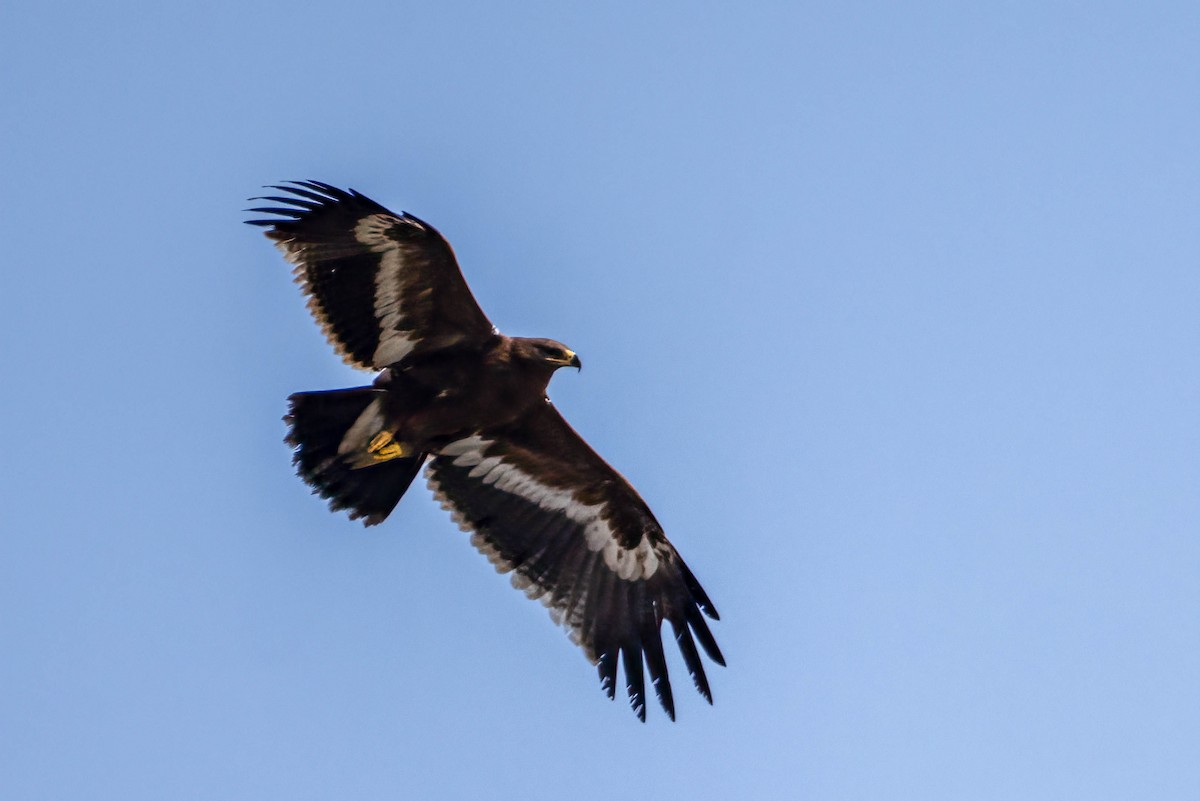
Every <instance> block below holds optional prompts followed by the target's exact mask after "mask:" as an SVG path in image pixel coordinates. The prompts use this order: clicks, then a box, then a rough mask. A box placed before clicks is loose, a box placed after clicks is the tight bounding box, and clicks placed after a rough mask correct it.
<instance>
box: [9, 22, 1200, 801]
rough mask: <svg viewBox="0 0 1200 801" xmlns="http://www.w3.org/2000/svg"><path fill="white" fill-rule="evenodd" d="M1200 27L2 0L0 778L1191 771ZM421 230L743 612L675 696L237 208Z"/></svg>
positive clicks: (749, 785)
mask: <svg viewBox="0 0 1200 801" xmlns="http://www.w3.org/2000/svg"><path fill="white" fill-rule="evenodd" d="M1198 35H1200V7H1198V6H1196V5H1195V4H1186V3H1179V4H1165V3H1164V4H1156V3H1149V4H1140V5H1137V6H1136V7H1135V6H1134V5H1132V4H1116V3H1111V4H1110V3H1060V2H1048V3H1047V2H1037V3H1021V2H1013V3H993V4H986V6H984V4H957V3H904V4H878V3H841V2H839V3H805V4H797V3H780V4H770V3H745V4H718V3H704V4H691V3H688V4H685V3H661V4H655V5H653V7H647V6H646V5H645V4H634V3H624V4H623V3H611V4H589V5H587V6H585V5H584V4H564V3H549V2H547V3H522V4H510V5H504V4H484V3H461V2H443V3H436V4H429V3H422V4H405V3H396V2H390V3H370V2H362V3H353V2H351V3H341V4H336V5H335V4H327V5H325V6H321V7H317V8H306V7H304V6H302V5H298V4H294V3H288V4H284V3H250V4H243V3H220V2H218V3H209V4H193V5H188V6H183V5H175V4H161V5H152V4H130V3H121V2H114V3H108V4H103V5H95V4H80V3H72V2H68V3H54V2H38V3H33V2H24V1H23V0H17V2H10V3H7V4H6V5H5V7H4V9H3V10H0V75H3V80H2V81H0V93H2V95H0V99H2V103H0V123H2V126H0V127H2V130H3V132H4V133H3V140H4V147H3V148H0V176H3V186H4V192H3V193H2V199H0V203H2V205H0V237H2V242H3V245H2V247H3V268H2V269H0V297H3V298H4V313H3V315H0V342H2V343H3V345H2V346H0V347H2V352H3V356H4V364H5V366H6V373H7V378H6V380H5V381H4V382H2V385H0V412H3V416H2V418H0V419H3V420H4V421H5V423H4V427H3V430H4V439H5V442H6V449H5V453H6V454H7V458H6V459H5V461H4V464H5V465H6V466H5V468H4V470H3V475H4V481H3V482H2V483H0V501H2V508H3V511H2V512H0V530H2V535H0V643H3V644H4V647H3V655H0V686H3V688H4V691H3V692H2V693H0V796H3V797H4V798H6V799H8V798H11V799H63V798H89V799H122V800H123V801H128V800H129V799H143V798H144V799H161V798H185V799H190V798H196V799H206V798H213V799H218V798H219V799H223V800H229V799H243V798H244V799H263V798H289V799H327V798H363V799H374V798H396V797H418V798H420V797H424V798H437V797H448V798H449V797H462V798H468V797H473V798H478V797H497V798H517V797H520V798H526V799H541V798H561V797H572V798H578V799H593V798H604V799H609V798H613V797H643V796H653V795H655V794H659V795H661V796H663V797H690V798H714V799H716V798H731V797H743V798H760V799H776V798H778V799H797V798H813V799H860V798H862V799H867V798H888V799H907V798H911V799H922V801H929V800H930V799H961V798H979V799H991V798H995V799H1013V798H1020V799H1041V798H1045V799H1061V798H1089V799H1107V798H1194V797H1196V794H1197V793H1198V792H1200V761H1197V760H1196V758H1195V757H1196V753H1197V749H1198V747H1200V681H1197V678H1198V676H1200V581H1198V577H1200V536H1198V535H1200V492H1198V489H1200V415H1198V414H1197V408H1198V407H1200V372H1198V367H1197V366H1198V365H1200V327H1198V320H1200V272H1198V270H1197V267H1198V265H1200V227H1198V226H1197V213H1198V211H1200V188H1198V187H1200V155H1198V151H1197V147H1196V143H1197V142H1200V61H1198V60H1197V58H1196V52H1197V50H1196V45H1197V36H1198ZM293 178H316V179H319V180H323V181H327V182H330V183H334V184H337V185H342V186H345V185H349V186H353V187H354V188H356V189H359V190H360V191H363V192H365V193H367V194H369V195H371V196H372V197H374V198H375V199H377V200H379V201H380V202H382V203H384V204H385V205H388V206H391V207H392V208H395V209H397V210H399V209H404V210H408V211H411V212H412V213H414V214H416V215H418V216H420V217H422V218H423V219H426V220H428V221H429V222H431V223H433V224H434V225H436V226H437V227H438V228H439V229H440V230H441V231H442V232H443V233H444V234H446V236H447V237H448V238H449V239H450V240H451V241H452V242H453V244H454V246H455V248H456V250H457V252H458V256H459V259H460V261H461V263H462V265H463V269H464V272H465V273H466V276H467V279H468V281H469V282H470V284H471V286H472V288H473V289H474V291H475V293H476V295H477V297H478V298H479V300H480V302H481V304H482V305H483V307H484V309H485V310H486V311H487V312H488V314H489V316H490V317H491V318H492V319H493V321H495V322H496V323H497V324H498V325H499V326H500V327H501V329H502V330H504V331H505V332H507V333H509V334H515V335H535V336H549V337H554V338H556V339H560V340H562V341H564V342H566V343H567V344H569V345H570V346H571V347H572V348H574V349H575V350H577V351H578V352H579V353H580V354H581V356H582V358H583V360H584V361H585V362H586V364H587V369H586V370H584V371H583V372H582V373H581V374H579V375H575V374H573V373H572V374H563V375H560V376H558V377H557V378H556V379H555V381H554V382H553V384H552V386H551V395H552V397H553V398H554V400H555V402H556V403H557V404H558V406H559V407H560V409H561V410H562V411H563V412H564V414H565V415H566V416H567V417H568V419H570V420H571V421H572V423H573V424H574V425H575V426H576V427H577V428H578V429H579V430H580V431H581V432H582V433H583V434H584V435H585V436H586V437H587V438H588V439H589V441H590V442H591V443H592V444H593V445H594V446H595V447H596V448H597V450H599V451H600V452H601V453H602V454H603V455H604V456H605V457H607V458H608V459H609V460H610V461H611V462H612V463H613V464H614V465H615V466H617V467H618V469H620V470H621V471H622V472H624V473H625V474H626V475H627V476H628V477H629V478H630V479H631V480H632V481H633V483H634V484H635V485H636V486H637V487H638V489H639V490H640V491H641V492H642V494H643V495H644V496H645V497H646V499H647V500H648V501H649V503H650V504H651V506H652V507H653V508H654V510H655V512H656V514H657V516H658V517H659V519H660V520H661V521H662V522H663V524H664V526H665V527H666V529H667V531H668V534H669V535H670V536H671V538H672V540H673V542H674V543H675V544H676V545H677V546H678V547H679V549H680V550H681V552H682V553H683V554H684V556H685V557H686V559H687V560H688V562H689V564H690V565H691V566H692V568H693V569H694V571H695V572H696V574H697V576H698V577H699V579H700V580H701V582H703V584H704V586H705V587H706V589H707V590H708V592H709V594H710V595H711V596H712V598H713V600H714V602H715V603H716V604H717V606H718V608H719V609H720V611H721V613H722V620H721V622H720V623H719V624H717V625H716V627H715V629H714V631H715V634H716V636H717V639H718V641H719V642H720V643H721V646H722V648H723V649H724V651H725V654H726V656H727V657H728V661H729V667H728V668H726V669H721V668H713V670H712V671H711V674H710V678H711V680H712V684H713V691H714V694H715V696H716V704H715V706H713V707H711V708H709V707H708V706H707V705H706V704H704V703H703V701H702V700H701V699H700V698H699V697H698V696H697V695H695V694H694V693H692V692H691V690H690V688H689V687H688V686H687V682H686V679H684V678H683V671H682V666H681V664H680V660H679V659H678V658H676V657H677V655H676V654H671V653H668V657H669V658H670V659H672V660H673V661H671V662H670V665H671V668H672V671H673V673H674V675H675V676H676V681H675V684H676V697H677V704H678V708H679V721H678V722H677V723H674V724H671V723H668V722H667V721H666V720H665V717H664V716H663V715H662V714H661V712H660V710H658V709H657V708H656V707H652V708H651V709H650V710H649V711H650V715H649V717H650V720H649V722H648V723H647V724H645V725H642V724H639V723H637V721H636V719H635V718H634V717H633V715H632V714H631V713H630V712H629V710H628V708H627V706H626V705H625V704H624V703H621V702H617V703H610V702H608V701H607V700H606V699H605V698H604V697H603V695H602V694H601V692H600V690H599V688H598V686H597V682H596V679H595V674H594V671H593V670H592V669H591V668H590V667H589V666H588V665H587V664H586V662H585V661H584V660H583V659H582V658H580V656H579V654H578V652H577V651H576V650H575V649H574V648H573V647H572V646H571V645H570V644H569V642H568V641H567V639H566V637H565V636H564V635H563V633H562V632H561V631H559V630H557V629H556V628H555V627H554V626H553V625H552V624H551V622H550V621H549V619H548V617H547V615H546V613H545V611H544V610H543V609H542V608H541V607H540V606H539V605H537V604H532V603H530V602H528V601H527V600H525V599H524V598H523V597H522V596H521V595H520V594H519V593H516V592H514V591H513V590H512V589H511V588H509V587H508V585H507V580H506V578H505V577H500V576H497V575H496V574H495V573H494V572H493V571H492V570H491V568H490V567H489V566H488V564H487V562H486V560H484V559H483V558H482V557H480V556H479V555H478V554H476V553H475V552H474V551H473V549H472V548H471V547H470V546H469V544H468V543H467V540H466V537H465V535H462V534H461V533H460V532H458V531H457V530H456V528H455V527H454V526H453V525H452V524H451V523H450V521H449V520H448V518H447V516H446V515H445V514H444V513H443V512H442V511H441V510H439V509H438V508H437V507H436V506H435V504H433V502H432V501H431V500H430V498H429V496H428V492H427V491H426V490H424V488H423V487H421V486H420V485H416V486H415V487H414V490H413V491H412V492H411V494H410V496H409V497H407V498H405V500H404V502H403V503H402V504H401V506H400V508H399V509H398V510H397V512H396V513H395V514H394V515H393V516H392V518H391V519H389V521H388V522H387V523H385V524H384V525H382V526H380V527H377V528H373V529H370V530H364V529H363V528H362V527H361V526H359V525H358V524H357V523H350V522H348V521H346V520H345V519H344V518H343V517H341V516H338V515H333V514H330V513H329V512H328V511H327V510H326V509H325V508H324V506H323V504H322V503H321V502H320V501H319V500H317V499H315V498H313V497H311V496H310V495H309V494H308V492H307V490H306V489H305V487H304V486H303V485H302V484H301V482H300V481H299V480H298V479H296V478H295V477H294V476H293V475H292V471H291V468H290V464H289V454H288V451H287V449H286V447H285V446H284V445H283V444H282V442H281V438H282V436H283V433H284V429H283V424H282V423H281V422H280V419H279V418H280V416H281V415H282V414H283V411H284V399H285V398H286V396H287V395H288V394H289V393H291V392H293V391H297V390H305V389H327V388H334V387H341V386H353V385H356V384H361V383H365V382H366V381H367V380H369V377H367V376H363V375H361V374H357V373H355V372H354V371H353V370H351V369H350V368H348V367H345V366H344V365H342V364H341V363H340V362H339V360H338V359H337V358H336V357H335V356H334V355H333V354H332V352H331V351H330V349H329V348H328V347H327V345H326V344H325V342H324V341H323V339H322V337H321V335H320V333H319V331H318V330H317V327H316V326H315V325H313V324H312V322H311V321H310V319H309V318H308V315H307V312H306V310H305V308H304V304H303V302H302V299H301V297H300V295H299V292H298V291H297V290H296V288H295V287H294V286H293V285H292V284H291V283H290V278H289V274H288V272H289V271H288V268H287V266H286V265H285V264H284V263H283V261H282V260H281V259H280V258H279V257H278V255H277V254H276V252H275V251H274V250H273V249H272V248H271V247H270V246H269V244H268V243H267V241H266V240H265V239H263V238H262V236H261V235H260V233H259V232H258V231H257V230H254V229H251V228H249V227H247V226H244V225H242V224H241V220H242V219H243V218H244V215H243V213H242V211H241V210H242V209H243V208H245V207H246V206H248V205H252V204H248V203H246V202H245V198H247V197H249V196H251V195H255V194H258V193H259V188H260V186H261V185H263V184H268V183H274V182H277V181H280V180H285V179H293Z"/></svg>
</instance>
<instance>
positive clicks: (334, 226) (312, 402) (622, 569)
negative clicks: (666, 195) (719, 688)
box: [246, 181, 725, 721]
mask: <svg viewBox="0 0 1200 801" xmlns="http://www.w3.org/2000/svg"><path fill="white" fill-rule="evenodd" d="M268 189H271V190H276V191H278V192H281V193H283V194H281V195H272V196H266V197H258V198H252V200H265V201H268V202H271V203H275V204H278V205H274V206H269V207H261V208H254V209H249V210H248V211H250V212H253V213H256V214H266V215H271V216H270V217H269V218H266V219H253V220H247V221H246V222H247V223H248V224H249V225H256V226H261V227H263V228H265V234H266V236H267V237H268V238H269V239H271V240H272V241H273V242H274V243H275V245H276V246H277V247H278V248H279V250H280V251H282V252H283V255H284V257H285V258H286V259H287V261H289V262H290V263H291V264H292V265H294V275H295V280H296V282H297V283H298V284H299V285H300V288H301V289H302V290H303V292H304V295H305V296H306V297H307V301H308V308H309V311H310V312H312V315H313V317H314V318H315V319H316V321H317V323H318V324H319V325H320V327H321V330H322V331H323V332H324V334H325V336H326V338H327V339H328V340H329V343H330V344H331V345H332V346H333V348H334V350H335V351H336V352H337V353H338V354H339V355H340V356H341V357H342V359H343V360H344V361H345V362H346V363H347V364H350V365H352V366H354V367H357V368H361V369H363V370H367V371H371V372H373V373H377V376H376V377H375V379H374V381H373V382H372V383H371V385H370V386H363V387H355V388H351V389H337V390H327V391H317V392H297V393H295V394H293V395H291V396H290V397H289V398H288V412H287V415H286V416H285V417H284V422H285V423H286V424H287V425H288V434H287V437H286V442H287V443H288V444H289V445H290V446H291V447H292V448H293V462H294V464H295V467H296V470H297V473H298V474H299V476H300V477H301V478H302V479H303V480H304V481H305V482H306V483H307V484H308V485H309V486H310V487H312V490H313V492H314V493H317V494H319V495H320V496H321V497H322V498H325V499H327V500H328V501H329V506H330V508H331V509H332V510H334V511H338V510H346V511H347V512H348V513H349V516H350V518H351V519H361V520H362V522H363V523H364V524H365V525H368V526H372V525H375V524H378V523H380V522H382V521H383V520H384V519H385V518H386V517H387V516H388V515H389V514H390V513H391V511H392V510H393V509H394V508H395V507H396V504H397V503H398V502H399V501H400V498H401V497H402V496H403V495H404V493H405V491H406V490H407V489H408V487H409V485H410V484H411V483H412V481H413V479H414V478H415V477H416V475H417V473H418V472H420V471H421V468H422V466H424V467H425V476H426V480H427V482H428V485H429V488H430V490H432V492H433V496H434V498H435V499H436V500H437V501H438V502H439V503H440V504H441V505H442V507H443V508H444V509H446V510H447V511H449V512H450V515H451V517H452V518H453V520H454V522H456V523H457V524H458V525H459V527H460V528H462V529H463V530H464V531H466V532H468V533H469V534H470V539H471V543H472V544H473V545H474V546H475V547H476V548H477V549H478V550H479V551H481V552H482V553H483V554H484V555H485V556H486V557H487V558H488V559H489V560H490V561H491V562H492V564H493V565H494V566H495V567H496V569H497V570H498V571H499V572H501V573H509V572H511V573H512V584H513V586H515V587H516V588H518V589H520V590H523V591H524V592H525V594H526V595H527V596H528V597H529V598H531V599H537V600H540V601H541V602H542V603H543V604H545V606H546V607H547V608H548V609H549V611H550V615H551V617H552V618H553V619H554V621H555V622H556V623H558V624H560V625H562V626H563V627H565V628H566V630H567V633H568V634H569V636H570V638H571V640H572V641H573V642H575V643H576V644H577V645H579V646H580V647H581V648H582V649H583V651H584V653H585V655H586V656H587V658H588V660H589V661H590V662H591V663H592V664H593V665H594V666H595V667H596V669H597V671H598V672H599V676H600V684H601V688H602V689H603V690H604V692H605V693H606V694H607V695H608V697H609V698H610V699H612V698H615V695H616V687H617V669H618V664H620V666H621V667H622V669H623V675H624V680H625V685H626V691H627V693H628V696H629V702H630V705H631V706H632V708H633V710H634V713H635V714H636V715H637V716H638V718H640V719H641V720H642V721H645V719H646V686H645V675H644V671H643V664H644V666H645V667H646V668H647V669H648V670H649V673H650V679H651V682H652V684H653V687H654V692H655V694H656V695H657V697H658V700H659V702H660V703H661V705H662V707H663V709H664V711H665V712H666V714H667V716H668V717H669V718H670V719H671V720H674V719H675V702H674V698H673V695H672V692H671V684H670V680H669V677H668V674H667V663H666V659H665V657H664V653H663V645H662V624H663V622H664V621H667V622H669V623H670V624H671V630H672V632H673V634H674V636H675V642H676V643H677V645H678V647H679V650H680V653H681V654H682V656H683V663H684V665H686V667H687V670H688V673H689V674H690V675H691V678H692V681H693V683H694V684H695V686H696V689H697V690H698V691H699V693H700V694H701V695H702V696H703V697H704V698H705V700H707V701H708V703H710V704H711V703H712V692H711V690H710V689H709V683H708V678H707V677H706V675H705V672H704V664H703V663H702V661H701V659H700V655H699V651H698V649H697V647H696V643H697V642H699V645H700V648H701V649H703V651H704V652H705V653H706V654H707V655H708V657H709V658H710V659H711V660H712V661H714V662H715V663H717V664H719V665H724V664H725V658H724V656H723V655H722V654H721V650H720V649H719V648H718V647H717V643H716V640H715V639H714V638H713V635H712V633H711V631H710V630H709V627H708V624H707V623H706V622H705V615H707V616H708V617H710V618H712V619H713V620H717V619H718V615H717V610H716V607H714V606H713V603H712V601H710V600H709V598H708V595H707V594H706V593H705V592H704V589H703V588H702V587H701V586H700V584H699V582H698V581H697V580H696V577H695V576H694V575H692V571H691V570H689V569H688V566H687V565H686V564H685V563H684V561H683V559H682V558H681V557H680V555H679V552H678V551H676V550H675V548H674V547H673V546H672V545H671V543H670V542H668V541H667V538H666V536H665V535H664V533H663V529H662V526H660V525H659V523H658V521H657V520H656V519H655V518H654V515H653V514H652V513H651V512H650V508H649V507H648V506H647V505H646V503H645V501H643V500H642V498H641V496H640V495H638V493H637V492H636V491H635V490H634V489H633V487H632V486H630V484H629V482H628V481H626V480H625V478H624V477H623V476H621V474H620V473H618V472H617V471H616V470H614V469H613V468H612V467H610V466H609V465H608V463H607V462H605V461H604V460H603V459H602V458H601V457H600V456H598V455H597V454H596V452H595V451H593V450H592V449H591V448H590V447H589V446H588V444H587V443H586V442H585V441H584V440H583V438H582V437H580V436H579V434H577V433H576V432H575V430H574V429H572V428H571V426H570V425H568V424H567V422H566V420H564V419H563V417H562V415H560V414H559V413H558V411H557V410H556V409H555V408H554V405H553V404H552V403H551V402H550V400H549V399H548V398H547V396H546V390H547V387H548V385H549V382H550V378H551V376H553V375H554V373H555V371H557V370H558V369H559V368H562V367H574V368H576V369H577V370H578V369H580V368H581V362H580V359H579V356H578V355H577V354H576V353H575V352H574V351H572V350H571V349H570V348H568V347H567V346H566V345H564V344H562V343H561V342H556V341H555V340H552V339H534V338H525V337H508V336H505V335H503V334H501V333H500V332H499V331H498V330H497V329H496V327H495V326H493V325H492V323H491V322H490V321H489V320H488V318H487V316H486V315H484V313H483V311H482V310H481V309H480V308H479V305H478V304H477V303H476V301H475V298H474V296H473V295H472V294H471V290H470V289H469V288H468V287H467V283H466V281H465V279H464V278H463V275H462V272H461V270H460V269H459V266H458V262H457V260H456V259H455V256H454V251H453V250H452V249H451V248H450V244H449V243H448V242H447V241H446V240H445V238H443V237H442V235H441V234H439V233H438V232H437V231H436V230H435V229H434V228H433V226H431V225H429V224H428V223H426V222H424V221H422V220H419V219H417V218H416V217H414V216H412V215H411V214H407V213H400V214H396V213H395V212H392V211H389V210H388V209H386V208H384V207H383V206H381V205H379V204H378V203H376V202H375V201H373V200H371V199H370V198H368V197H366V196H365V195H362V194H360V193H358V192H356V191H354V190H353V189H349V190H342V189H338V188H336V187H333V186H330V185H329V184H326V183H321V182H319V181H285V182H283V184H282V185H277V186H271V187H268ZM701 613H703V614H701Z"/></svg>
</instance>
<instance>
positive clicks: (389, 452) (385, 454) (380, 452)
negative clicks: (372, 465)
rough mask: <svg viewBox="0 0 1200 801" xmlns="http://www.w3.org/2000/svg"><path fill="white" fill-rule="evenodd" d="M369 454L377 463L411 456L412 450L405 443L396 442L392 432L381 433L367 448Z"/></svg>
mask: <svg viewBox="0 0 1200 801" xmlns="http://www.w3.org/2000/svg"><path fill="white" fill-rule="evenodd" d="M367 453H369V454H371V458H372V459H373V460H374V461H376V462H386V461H389V460H391V459H399V458H400V457H402V456H409V455H411V450H410V449H408V448H405V446H404V444H403V443H400V442H396V439H395V437H393V436H392V432H390V431H380V432H379V433H378V434H376V435H375V437H374V438H373V439H372V440H371V444H370V445H368V446H367Z"/></svg>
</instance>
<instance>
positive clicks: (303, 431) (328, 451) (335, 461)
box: [283, 387, 425, 526]
mask: <svg viewBox="0 0 1200 801" xmlns="http://www.w3.org/2000/svg"><path fill="white" fill-rule="evenodd" d="M378 397H379V390H376V389H372V388H371V387H361V388H358V389H338V390H330V391H326V392H297V393H296V394H294V395H292V396H291V397H289V398H288V413H287V416H286V417H284V418H283V420H284V422H285V423H287V424H288V435H287V438H286V440H285V441H286V442H287V443H288V444H289V445H291V446H292V447H294V448H295V449H296V452H295V454H294V456H293V457H292V462H293V463H294V464H295V465H296V472H297V473H298V474H299V475H300V477H301V478H303V479H304V481H305V482H306V483H307V484H308V485H309V486H311V487H312V488H313V492H315V493H317V494H319V495H320V496H321V497H322V498H327V499H328V500H329V508H330V509H332V510H333V511H338V510H341V509H348V510H349V511H350V519H351V520H357V519H359V518H362V521H363V523H364V524H365V525H368V526H373V525H375V524H377V523H382V522H383V520H384V519H385V518H386V517H387V516H388V515H389V514H391V512H392V510H393V509H394V508H396V504H397V503H399V502H400V498H401V497H403V495H404V493H405V491H406V490H407V489H408V487H409V485H410V484H411V483H412V481H413V479H414V478H415V477H416V475H417V473H418V472H420V470H421V465H422V464H423V463H424V462H425V454H423V453H421V454H418V455H416V456H412V457H408V458H397V459H391V460H389V461H386V462H380V463H379V464H375V465H372V466H370V467H365V468H355V467H353V466H352V465H351V464H350V462H349V461H348V460H347V459H346V458H345V456H343V455H340V454H339V453H338V446H339V445H340V444H341V442H342V438H343V437H344V436H345V435H346V432H347V431H348V430H349V429H350V426H352V425H353V424H354V422H355V421H356V420H357V419H358V418H359V415H361V414H362V413H363V412H364V411H365V410H366V408H367V406H368V405H370V403H371V402H372V401H374V400H375V399H376V398H378Z"/></svg>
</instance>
